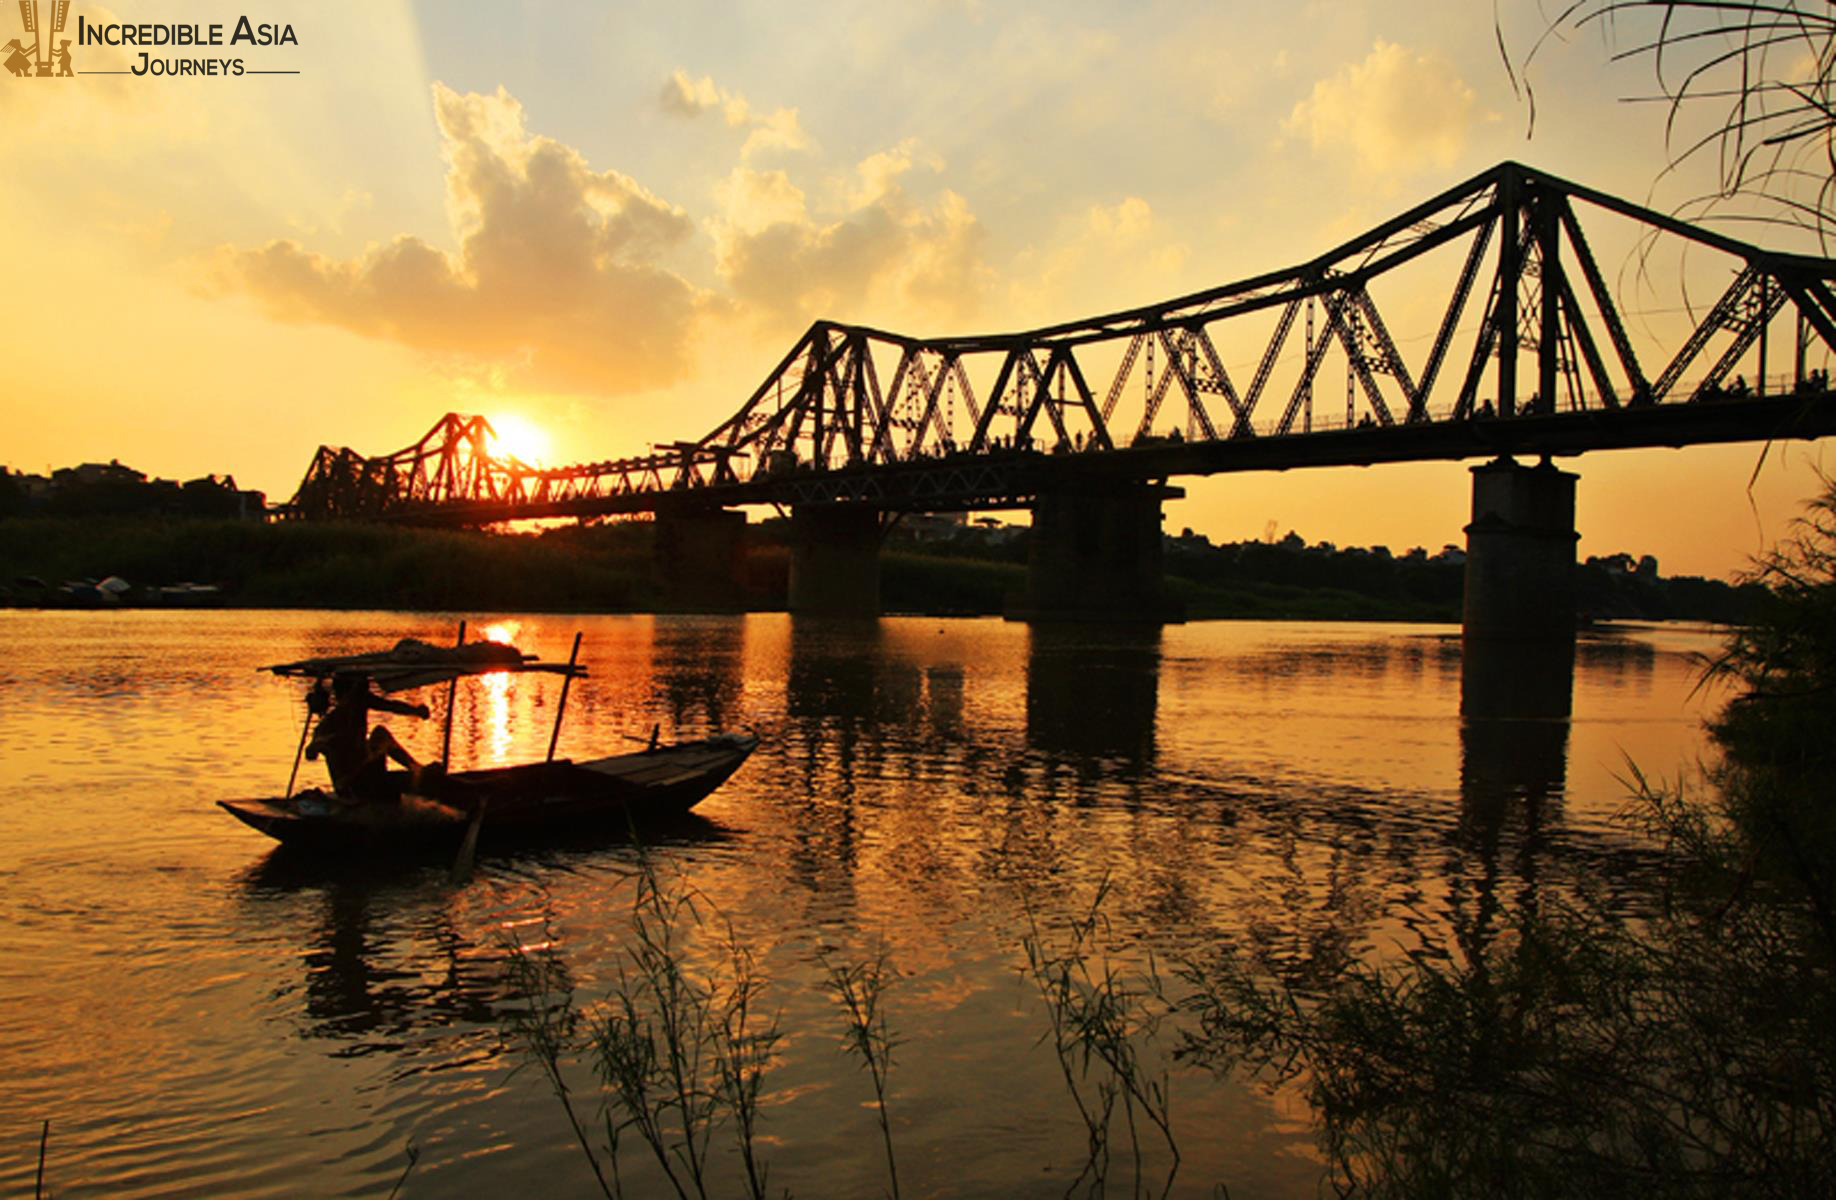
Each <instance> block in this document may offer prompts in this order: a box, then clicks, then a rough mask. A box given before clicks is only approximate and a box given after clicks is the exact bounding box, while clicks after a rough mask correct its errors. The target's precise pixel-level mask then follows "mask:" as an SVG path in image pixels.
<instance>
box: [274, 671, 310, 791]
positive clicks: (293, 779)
mask: <svg viewBox="0 0 1836 1200" xmlns="http://www.w3.org/2000/svg"><path fill="white" fill-rule="evenodd" d="M313 687H314V688H317V687H318V684H316V683H315V684H313ZM311 728H312V693H311V692H310V691H309V692H307V693H306V720H305V721H303V722H302V723H301V724H300V744H299V745H297V746H295V747H294V748H293V770H291V771H289V772H288V773H287V794H286V795H285V796H282V797H281V799H283V800H291V799H293V785H294V784H296V783H298V782H299V780H300V755H302V754H304V753H306V731H307V730H308V729H311Z"/></svg>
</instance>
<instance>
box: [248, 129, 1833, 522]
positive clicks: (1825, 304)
mask: <svg viewBox="0 0 1836 1200" xmlns="http://www.w3.org/2000/svg"><path fill="white" fill-rule="evenodd" d="M1602 228H1606V229H1607V233H1608V235H1609V236H1617V237H1618V238H1619V239H1620V241H1621V242H1622V243H1624V244H1626V245H1634V244H1645V245H1649V244H1651V243H1654V242H1658V241H1662V240H1675V241H1676V242H1677V243H1678V244H1679V245H1681V246H1683V247H1687V249H1688V253H1689V254H1691V255H1694V256H1696V261H1698V262H1699V261H1701V260H1702V259H1704V258H1707V259H1709V260H1710V261H1711V262H1718V263H1719V264H1720V270H1719V271H1718V273H1716V275H1715V279H1716V285H1715V286H1717V287H1720V288H1721V290H1720V291H1719V294H1718V296H1717V297H1716V298H1715V299H1714V300H1713V301H1712V303H1710V304H1708V305H1707V306H1706V307H1705V308H1702V309H1700V310H1697V311H1693V312H1690V313H1689V314H1688V316H1687V317H1685V318H1683V319H1681V320H1677V321H1674V322H1673V324H1675V325H1676V327H1677V329H1676V333H1675V335H1674V336H1672V337H1670V338H1669V339H1668V344H1667V345H1665V344H1663V343H1664V341H1665V339H1663V338H1658V339H1656V340H1657V341H1658V342H1659V344H1660V346H1661V348H1662V349H1663V351H1664V352H1663V353H1662V354H1652V353H1651V343H1652V341H1653V339H1652V338H1651V337H1649V336H1648V337H1647V338H1646V340H1645V347H1646V353H1647V357H1645V358H1643V359H1641V357H1640V354H1639V352H1638V350H1637V349H1636V348H1635V345H1634V340H1633V338H1632V337H1631V335H1630V334H1629V332H1628V327H1627V325H1628V323H1627V319H1626V317H1627V315H1628V314H1623V313H1622V310H1621V308H1620V306H1619V304H1618V303H1617V302H1616V301H1615V298H1614V294H1613V289H1612V288H1611V287H1610V286H1609V284H1608V282H1607V280H1606V277H1605V276H1604V274H1603V273H1602V270H1601V267H1600V263H1599V260H1598V259H1597V258H1596V255H1595V251H1594V249H1593V244H1592V242H1590V236H1589V234H1590V232H1594V233H1598V232H1599V231H1600V230H1601V229H1602ZM1628 238H1629V239H1630V241H1627V239H1628ZM1723 280H1725V281H1726V282H1725V284H1722V282H1721V281H1723ZM1832 280H1836V261H1833V260H1830V259H1825V258H1814V257H1807V256H1804V255H1798V254H1788V253H1779V252H1775V251H1770V250H1764V249H1761V248H1759V247H1757V246H1753V245H1750V244H1748V243H1745V242H1741V241H1737V240H1735V239H1733V238H1729V237H1726V236H1723V235H1721V234H1719V233H1716V232H1714V231H1711V230H1708V229H1704V228H1701V227H1699V226H1696V225H1693V224H1690V223H1687V222H1684V221H1680V220H1678V219H1675V218H1673V217H1670V216H1666V215H1664V214H1662V213H1659V212H1655V211H1652V210H1650V209H1647V208H1643V207H1641V206H1638V205H1635V204H1632V203H1629V202H1627V201H1624V200H1620V199H1618V198H1616V197H1613V196H1609V195H1606V194H1603V193H1601V192H1597V191H1593V190H1591V189H1588V188H1585V187H1580V186H1577V185H1575V184H1572V183H1568V182H1566V181H1564V180H1561V179H1557V178H1555V177H1553V176H1550V175H1547V174H1544V173H1543V172H1540V171H1536V170H1533V169H1531V168H1528V167H1524V166H1521V165H1518V164H1515V163H1504V164H1501V165H1499V166H1497V167H1494V168H1493V169H1491V170H1489V171H1486V172H1485V173H1483V174H1481V175H1479V176H1477V177H1475V178H1473V179H1471V180H1468V181H1467V182H1465V183H1462V184H1460V185H1459V186H1457V187H1454V188H1451V189H1449V190H1448V191H1446V192H1443V193H1442V194H1441V195H1439V196H1436V197H1434V198H1433V199H1432V200H1429V201H1427V202H1426V203H1424V204H1421V205H1418V206H1417V207H1415V208H1412V209H1410V210H1409V211H1408V212H1405V213H1403V214H1401V215H1400V216H1397V217H1395V218H1393V219H1391V220H1389V221H1386V222H1384V223H1383V224H1381V225H1378V226H1377V227H1376V228H1374V229H1371V230H1369V231H1368V232H1366V233H1363V234H1360V235H1359V236H1357V237H1354V238H1352V239H1351V240H1349V241H1347V242H1345V243H1344V244H1343V245H1340V246H1338V247H1337V248H1335V249H1333V250H1331V251H1329V252H1327V253H1326V254H1323V255H1321V256H1320V257H1318V258H1315V259H1313V260H1312V261H1310V262H1307V263H1303V264H1302V265H1300V266H1298V267H1293V268H1290V269H1287V270H1282V271H1274V272H1270V273H1268V274H1265V275H1259V276H1257V277H1255V278H1252V279H1246V280H1243V281H1241V282H1238V283H1232V284H1227V285H1225V286H1222V287H1217V288H1212V289H1210V290H1207V291H1203V292H1198V293H1195V294H1193V295H1189V296H1183V297H1180V298H1178V299H1174V300H1169V301H1166V302H1165V303H1161V304H1156V305H1151V306H1148V307H1145V308H1137V309H1133V310H1130V311H1127V312H1119V313H1113V314H1110V315H1108V316H1103V317H1098V318H1094V319H1091V320H1086V321H1077V322H1071V323H1067V324H1062V325H1052V326H1048V327H1046V328H1042V329H1034V330H1029V331H1026V332H1021V333H1007V334H995V335H984V336H972V337H947V338H915V337H907V336H905V335H902V334H897V333H890V332H887V331H884V330H879V329H871V328H867V327H864V326H858V325H843V324H838V323H835V322H831V321H818V322H817V323H816V324H814V325H812V326H811V327H810V329H809V331H808V332H806V333H805V334H804V335H803V337H802V338H800V339H799V340H798V341H797V343H796V344H795V345H794V346H793V347H791V350H790V352H789V353H787V354H786V355H785V356H784V358H783V359H782V360H781V361H780V362H779V363H778V364H777V366H776V367H775V368H773V370H772V371H771V373H770V374H769V375H768V376H767V377H766V378H765V381H764V382H763V383H761V384H760V385H759V387H758V388H757V390H755V391H754V392H753V393H752V395H751V396H749V397H747V399H746V401H745V403H744V404H742V405H741V406H740V408H739V411H738V412H736V413H734V414H733V416H732V417H730V418H729V419H727V420H726V421H724V422H723V423H722V424H721V425H719V426H718V427H717V428H715V429H714V430H713V431H712V432H710V433H708V434H707V435H706V436H704V437H702V438H700V439H698V440H696V441H692V442H676V443H671V444H668V445H665V446H660V447H656V448H655V449H654V450H653V451H652V452H651V453H647V454H641V455H635V456H632V457H629V458H621V459H612V460H608V461H604V462H593V463H582V464H577V465H574V466H567V467H556V468H537V467H532V466H528V465H526V464H523V463H521V462H518V461H516V460H514V459H511V458H505V457H499V456H496V455H494V454H493V453H492V448H491V430H490V426H489V425H488V424H487V423H486V421H485V420H484V419H483V418H482V417H469V418H467V417H461V416H457V415H448V416H446V417H445V418H443V419H442V420H441V421H440V422H439V423H438V424H436V425H435V426H434V427H433V429H432V430H430V431H429V432H428V434H427V435H426V436H425V437H423V438H422V439H421V440H420V441H419V442H417V443H415V444H414V445H412V446H410V447H407V448H406V449H404V450H400V451H398V452H396V453H394V454H390V455H385V456H382V457H365V456H362V455H359V454H357V453H355V452H354V451H351V450H348V449H332V448H330V447H321V448H320V449H319V451H318V454H317V455H316V456H315V457H314V459H313V462H312V466H311V468H310V469H309V470H308V471H307V473H306V477H305V478H304V480H302V482H301V483H300V487H299V490H298V492H297V493H296V494H295V495H294V497H293V500H292V501H291V503H290V504H289V505H288V506H287V507H286V509H284V510H283V513H284V514H285V515H288V516H293V517H301V518H363V519H382V520H395V521H406V522H415V523H425V524H449V525H476V524H487V523H491V522H497V521H504V520H511V519H518V518H535V517H590V516H607V515H616V514H642V513H658V512H670V511H676V510H696V509H702V510H705V509H710V508H718V507H726V506H732V505H745V504H776V505H780V506H798V505H810V504H835V503H856V504H864V505H869V506H873V507H877V508H880V509H882V510H888V511H895V512H896V511H951V510H960V509H989V508H1001V507H1013V506H1019V505H1024V504H1027V503H1030V502H1031V500H1032V499H1033V498H1034V497H1037V496H1038V495H1039V494H1041V493H1042V492H1047V491H1052V490H1056V489H1068V490H1076V489H1091V488H1102V487H1105V486H1123V487H1126V486H1129V485H1138V484H1143V483H1150V482H1155V481H1164V480H1166V479H1168V478H1170V477H1173V476H1179V475H1208V474H1216V473H1220V472H1228V471H1251V470H1284V469H1288V468H1295V467H1309V466H1340V465H1368V464H1373V463H1379V462H1399V461H1408V460H1430V459H1460V458H1470V457H1490V456H1494V455H1500V454H1532V455H1534V454H1563V455H1566V454H1577V453H1580V452H1582V451H1587V450H1599V449H1613V448H1622V447H1636V446H1683V445H1690V444H1697V443H1708V442H1728V441H1755V440H1766V439H1772V438H1786V437H1798V438H1803V437H1817V436H1823V435H1826V434H1831V433H1836V396H1832V395H1831V393H1830V391H1829V388H1828V386H1827V376H1826V375H1825V373H1824V372H1823V371H1820V370H1807V361H1817V362H1824V361H1828V357H1829V355H1830V354H1831V353H1832V352H1836V296H1833V295H1832V292H1831V284H1832ZM1380 295H1381V296H1382V297H1383V306H1380V305H1379V296H1380ZM1425 300H1430V301H1434V302H1435V306H1434V307H1427V308H1425V307H1424V301H1425ZM1405 309H1406V310H1408V311H1407V313H1406V314H1405V312H1404V310H1405ZM1386 312H1389V313H1390V315H1389V316H1388V317H1386V315H1385V314H1386ZM1405 315H1406V316H1407V317H1408V318H1409V320H1410V322H1411V324H1410V325H1409V326H1408V327H1409V328H1417V327H1419V328H1421V329H1422V330H1424V332H1423V333H1422V335H1421V336H1420V337H1419V338H1415V339H1413V340H1410V339H1400V338H1398V337H1397V336H1396V335H1395V334H1393V333H1392V329H1393V328H1402V327H1404V326H1402V325H1401V324H1396V325H1393V322H1399V321H1400V319H1401V318H1402V317H1403V316H1405ZM1629 315H1634V316H1636V315H1639V314H1629ZM1405 345H1406V346H1408V350H1405ZM1813 356H1814V357H1813ZM1227 363H1234V364H1236V365H1235V366H1234V367H1231V366H1227V365H1226V364H1227ZM1340 369H1342V370H1343V378H1344V381H1345V383H1344V389H1343V392H1342V393H1341V392H1340V391H1339V389H1338V388H1337V387H1336V386H1335V384H1336V378H1337V373H1338V371H1339V370H1340ZM1746 371H1752V372H1753V374H1754V377H1755V379H1754V382H1753V383H1749V382H1748V381H1747V379H1746V375H1745V372H1746ZM1786 372H1789V374H1786ZM1769 376H1773V377H1774V379H1775V381H1774V382H1773V383H1772V384H1771V385H1770V386H1769V383H1768V379H1769ZM1778 376H1783V379H1782V380H1779V379H1778V378H1777V377H1778ZM1686 377H1687V382H1686ZM1329 381H1333V382H1329Z"/></svg>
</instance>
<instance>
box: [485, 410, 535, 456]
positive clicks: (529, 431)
mask: <svg viewBox="0 0 1836 1200" xmlns="http://www.w3.org/2000/svg"><path fill="white" fill-rule="evenodd" d="M491 430H492V437H491V452H492V453H493V454H495V455H499V456H502V457H507V458H514V459H517V460H518V461H520V462H524V463H528V464H529V465H530V466H540V465H542V464H544V463H545V462H547V460H548V454H549V440H548V434H547V433H545V432H543V431H542V429H541V428H540V427H539V426H537V425H535V424H534V423H533V422H531V421H529V420H528V419H526V418H524V417H519V416H517V415H516V414H515V413H507V414H505V415H503V416H499V417H493V418H491Z"/></svg>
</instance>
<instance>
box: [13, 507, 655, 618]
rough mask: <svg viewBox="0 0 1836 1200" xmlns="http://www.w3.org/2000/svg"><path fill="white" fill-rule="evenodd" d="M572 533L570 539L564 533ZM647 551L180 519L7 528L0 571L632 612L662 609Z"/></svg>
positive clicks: (274, 593)
mask: <svg viewBox="0 0 1836 1200" xmlns="http://www.w3.org/2000/svg"><path fill="white" fill-rule="evenodd" d="M566 532H568V533H571V531H566ZM648 570H649V562H648V547H647V546H645V547H633V546H631V545H629V544H628V543H627V544H618V543H613V544H607V542H606V540H605V539H595V538H589V537H583V536H565V535H564V532H563V531H553V532H550V533H547V534H541V535H535V534H489V533H473V532H463V531H453V530H427V529H408V528H402V527H397V526H388V525H363V524H320V523H316V522H285V523H281V524H275V525H264V524H261V523H259V522H252V521H199V520H184V519H178V518H172V519H167V518H93V519H76V518H57V517H33V518H19V519H14V520H4V521H0V571H3V573H4V574H5V575H6V576H8V577H11V576H15V575H26V574H30V575H37V576H39V577H40V578H42V579H44V580H46V581H47V582H50V583H53V584H56V583H58V582H60V581H62V580H65V579H81V578H91V579H99V578H102V577H104V576H108V575H119V576H121V577H122V578H124V579H126V580H128V581H129V582H130V583H135V584H140V585H146V586H160V585H165V584H172V583H178V582H181V581H192V582H198V583H213V584H218V585H220V586H222V587H223V589H224V593H225V598H226V599H227V600H228V601H229V602H230V603H234V604H241V605H251V606H264V607H279V608H290V607H299V608H400V609H461V608H463V609H499V610H504V609H513V610H519V611H550V612H555V611H560V612H568V611H595V610H612V611H618V610H626V609H632V608H637V607H648V606H651V604H652V601H653V592H654V588H653V587H652V585H651V584H650V582H649V578H648Z"/></svg>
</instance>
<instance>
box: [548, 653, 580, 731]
mask: <svg viewBox="0 0 1836 1200" xmlns="http://www.w3.org/2000/svg"><path fill="white" fill-rule="evenodd" d="M579 660H580V634H579V633H578V632H575V634H574V648H573V649H572V650H570V651H568V655H567V674H565V675H563V676H562V677H561V702H560V703H559V704H557V705H555V731H554V732H553V733H551V734H549V735H548V761H549V762H554V761H555V743H556V742H559V741H560V740H561V718H562V716H564V715H565V714H566V712H567V689H568V688H569V687H570V686H572V685H573V682H574V664H575V663H576V662H578V661H579Z"/></svg>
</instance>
